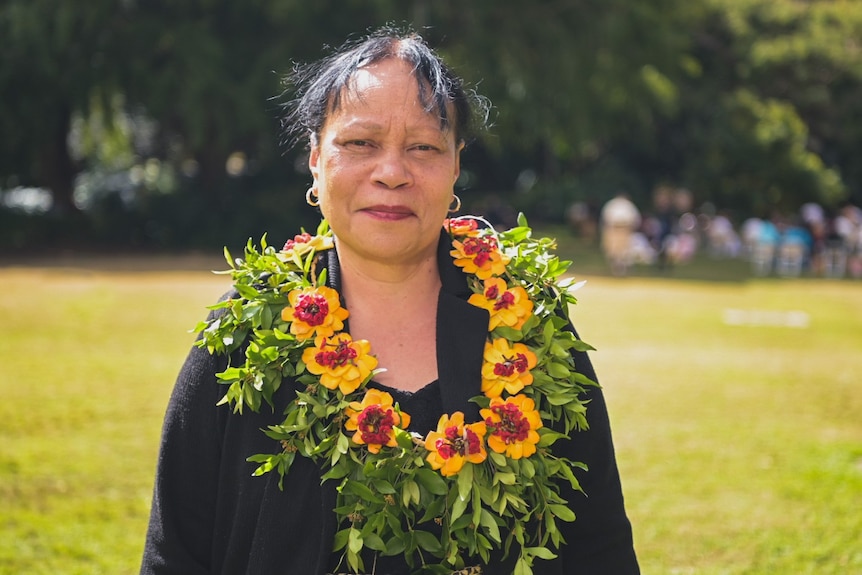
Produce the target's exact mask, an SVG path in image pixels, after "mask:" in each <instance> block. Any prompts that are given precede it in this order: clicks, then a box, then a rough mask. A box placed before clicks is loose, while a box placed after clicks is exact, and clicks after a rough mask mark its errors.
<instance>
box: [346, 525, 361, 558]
mask: <svg viewBox="0 0 862 575" xmlns="http://www.w3.org/2000/svg"><path fill="white" fill-rule="evenodd" d="M362 545H363V540H362V532H361V531H359V529H355V528H353V527H351V528H350V533H349V534H348V536H347V548H348V549H349V550H350V551H352V552H353V553H356V554H358V553H359V552H360V551H362Z"/></svg>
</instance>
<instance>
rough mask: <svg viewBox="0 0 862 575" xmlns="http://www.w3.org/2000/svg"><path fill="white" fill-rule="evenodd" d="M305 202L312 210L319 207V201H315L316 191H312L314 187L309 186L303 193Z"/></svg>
mask: <svg viewBox="0 0 862 575" xmlns="http://www.w3.org/2000/svg"><path fill="white" fill-rule="evenodd" d="M305 202H306V203H307V204H308V205H309V206H311V207H312V208H316V207H317V206H319V205H320V200H319V199H317V191H316V190H315V189H314V186H311V187H310V188H308V190H307V191H306V192H305Z"/></svg>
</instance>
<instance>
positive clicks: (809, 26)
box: [662, 0, 862, 214]
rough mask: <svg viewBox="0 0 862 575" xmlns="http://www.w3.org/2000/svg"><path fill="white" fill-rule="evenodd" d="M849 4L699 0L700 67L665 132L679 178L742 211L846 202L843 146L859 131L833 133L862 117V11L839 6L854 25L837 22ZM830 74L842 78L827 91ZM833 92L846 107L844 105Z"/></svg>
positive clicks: (696, 47) (696, 37) (671, 169)
mask: <svg viewBox="0 0 862 575" xmlns="http://www.w3.org/2000/svg"><path fill="white" fill-rule="evenodd" d="M849 5H850V3H848V2H842V1H837V2H832V1H830V0H821V1H819V2H811V3H809V2H796V1H794V0H707V1H706V2H705V3H704V7H705V11H704V12H703V14H702V17H701V18H700V19H699V21H698V23H697V25H696V26H695V27H694V28H693V34H692V38H693V46H692V49H693V52H692V54H693V56H694V57H695V61H696V63H697V67H696V68H694V69H695V70H696V71H697V73H696V74H694V75H692V76H690V77H689V78H688V79H686V81H684V82H683V83H682V84H680V86H679V88H680V93H681V95H682V97H681V99H680V113H679V115H678V116H677V117H676V118H674V119H673V120H672V121H671V122H669V123H667V124H666V125H665V126H663V127H662V131H663V132H664V134H665V141H666V143H667V147H666V151H667V153H668V155H669V157H672V158H675V159H676V161H674V162H672V163H669V164H668V173H669V174H674V175H675V179H674V180H675V181H676V182H677V183H682V184H684V185H686V186H688V187H690V188H692V190H694V191H695V193H696V194H697V196H698V197H699V198H700V199H709V200H712V201H714V202H716V203H718V204H719V205H723V206H726V207H732V208H734V209H736V210H737V211H739V212H740V213H750V212H752V211H756V212H759V213H761V214H765V213H767V212H768V211H770V210H784V211H795V210H796V209H797V208H798V206H799V205H800V204H802V203H804V202H806V201H818V202H820V203H823V204H825V205H827V206H835V205H837V204H838V203H839V202H840V201H841V200H842V199H844V198H846V196H847V186H846V180H842V177H841V172H842V171H843V169H844V168H846V167H847V164H846V163H844V164H842V162H841V157H842V153H843V154H846V153H847V152H849V150H850V149H858V146H859V144H860V143H862V142H860V140H859V138H858V131H856V130H855V128H851V129H850V131H851V132H853V131H856V133H857V136H855V141H854V142H852V143H850V142H847V139H848V138H847V137H846V135H845V136H843V137H840V138H836V137H835V134H831V135H830V134H828V132H829V130H830V129H831V130H832V131H834V132H838V131H841V129H839V125H840V126H841V127H842V128H845V127H847V122H848V120H850V119H851V118H853V117H854V116H855V117H859V112H860V105H859V104H858V103H857V102H855V101H854V99H853V98H850V97H849V95H850V94H853V93H855V94H858V91H859V81H858V78H859V72H858V67H859V65H860V59H859V53H858V42H859V40H860V39H862V36H860V33H859V32H860V27H859V22H860V17H859V14H862V12H860V11H859V10H858V8H854V9H853V10H850V11H848V12H846V13H847V14H848V15H849V14H850V13H851V12H852V13H853V16H852V19H853V20H855V21H856V22H857V23H856V24H855V25H847V23H846V22H844V23H843V24H840V25H839V23H838V21H839V20H840V18H839V17H838V16H839V14H845V9H846V8H847V7H849ZM817 14H820V16H816V15H817ZM841 46H845V47H848V48H850V49H849V50H847V49H844V48H841ZM854 46H855V47H854ZM830 78H843V79H844V82H845V83H846V85H845V86H844V87H843V88H842V89H841V90H839V91H834V88H835V87H837V86H838V84H837V83H833V82H832V80H831V79H830ZM834 98H838V99H839V100H841V101H843V102H844V104H843V106H841V107H840V109H836V108H835V107H834V106H833V103H834V102H833V99H834ZM858 99H859V98H858V97H857V98H855V100H858ZM827 118H828V120H825V119H827ZM818 119H819V120H818ZM857 124H858V122H857ZM851 125H852V123H851ZM851 139H852V137H851ZM826 142H828V144H827V143H826ZM842 142H843V143H842ZM848 143H849V146H847V144H848ZM845 146H846V147H845ZM857 182H859V180H857ZM856 185H858V183H857V184H856Z"/></svg>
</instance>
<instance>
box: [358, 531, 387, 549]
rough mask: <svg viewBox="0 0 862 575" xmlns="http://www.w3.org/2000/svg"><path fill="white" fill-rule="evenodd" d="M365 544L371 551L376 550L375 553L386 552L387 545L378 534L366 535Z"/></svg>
mask: <svg viewBox="0 0 862 575" xmlns="http://www.w3.org/2000/svg"><path fill="white" fill-rule="evenodd" d="M363 542H364V543H365V546H366V547H368V548H369V549H374V550H375V551H386V544H385V543H384V542H383V539H381V538H380V536H379V535H377V534H376V533H366V534H365V535H364V536H363Z"/></svg>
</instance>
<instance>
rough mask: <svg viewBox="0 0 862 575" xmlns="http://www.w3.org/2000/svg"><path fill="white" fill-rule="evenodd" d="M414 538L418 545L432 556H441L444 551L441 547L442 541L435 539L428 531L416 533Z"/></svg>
mask: <svg viewBox="0 0 862 575" xmlns="http://www.w3.org/2000/svg"><path fill="white" fill-rule="evenodd" d="M413 538H414V539H415V540H416V544H417V545H418V546H419V547H420V548H421V549H424V550H425V551H428V552H429V553H432V554H435V555H436V554H439V553H440V552H441V551H443V547H442V546H441V545H440V541H439V540H438V539H437V538H436V537H434V535H433V534H431V533H429V532H427V531H414V532H413Z"/></svg>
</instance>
